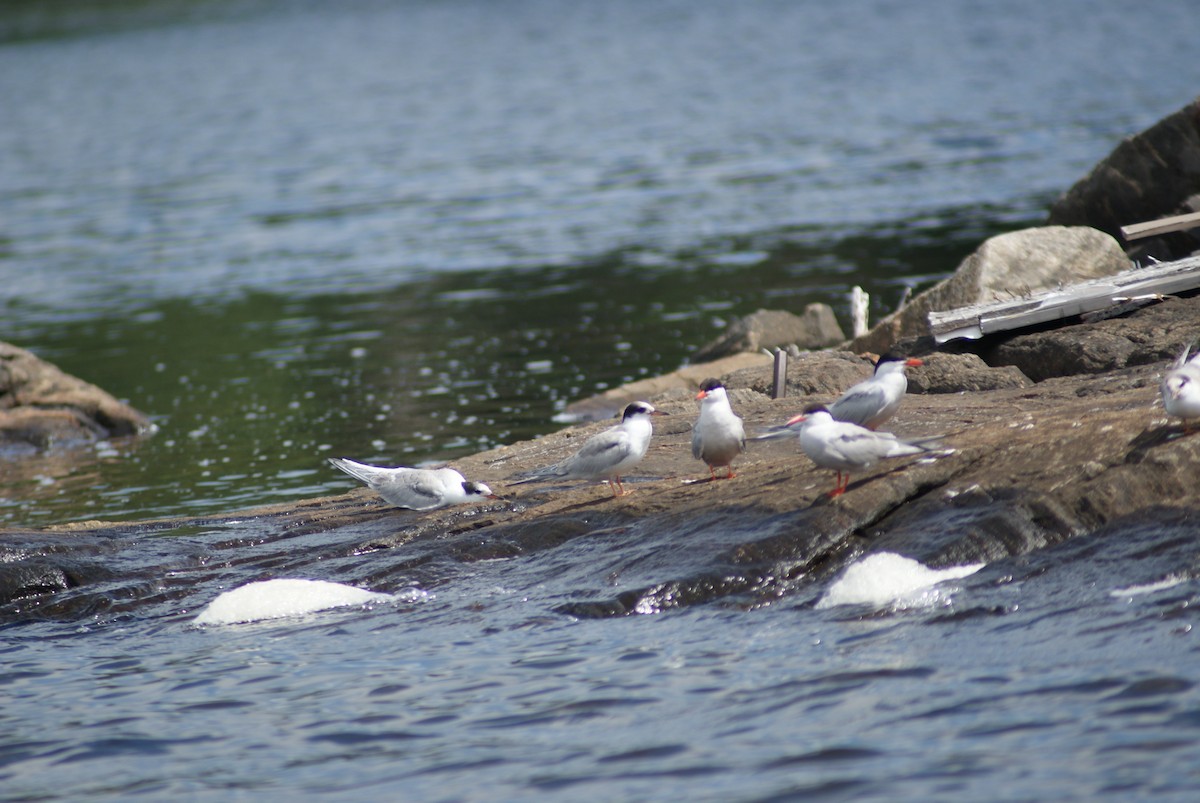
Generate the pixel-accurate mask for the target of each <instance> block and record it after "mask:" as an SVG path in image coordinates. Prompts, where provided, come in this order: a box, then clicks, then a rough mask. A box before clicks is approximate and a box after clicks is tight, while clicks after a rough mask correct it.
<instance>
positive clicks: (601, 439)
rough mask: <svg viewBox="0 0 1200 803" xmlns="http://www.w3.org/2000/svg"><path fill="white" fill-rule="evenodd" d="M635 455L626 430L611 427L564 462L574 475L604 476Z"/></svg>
mask: <svg viewBox="0 0 1200 803" xmlns="http://www.w3.org/2000/svg"><path fill="white" fill-rule="evenodd" d="M632 455H633V441H632V439H631V438H630V437H629V434H628V433H627V432H625V431H624V430H622V429H620V428H617V429H610V430H608V431H606V432H601V433H600V434H599V435H595V436H593V437H592V438H590V439H589V440H588V441H587V442H586V443H585V444H583V448H581V449H580V450H579V451H578V452H576V453H575V455H574V456H573V457H571V458H570V459H569V460H567V462H566V463H564V464H563V470H564V471H565V472H566V474H567V475H568V476H572V477H603V476H606V475H607V474H608V473H609V472H610V471H611V470H612V469H613V467H614V466H618V465H620V464H621V463H622V462H624V461H625V460H627V459H629V458H630V457H631V456H632Z"/></svg>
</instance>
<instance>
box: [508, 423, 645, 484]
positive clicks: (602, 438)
mask: <svg viewBox="0 0 1200 803" xmlns="http://www.w3.org/2000/svg"><path fill="white" fill-rule="evenodd" d="M653 415H666V413H663V412H660V411H658V410H655V409H654V408H653V407H652V406H651V405H649V404H647V403H646V402H641V401H639V402H633V403H632V404H630V405H629V406H628V407H626V408H625V413H624V414H623V415H622V416H621V423H620V424H617V425H616V426H615V427H612V428H611V429H606V430H604V431H603V432H600V433H598V434H596V435H593V436H592V437H590V438H588V439H587V440H586V441H584V444H583V447H582V448H581V449H580V450H579V451H578V452H576V453H575V454H573V455H571V456H570V457H568V458H567V459H566V460H564V461H562V462H561V463H555V464H554V465H552V466H547V467H545V468H540V469H537V470H536V471H533V472H530V474H529V475H528V476H526V477H525V478H524V479H521V480H517V481H516V482H513V483H510V484H511V485H523V484H524V483H527V482H542V481H545V480H553V479H564V480H600V479H606V480H608V481H609V483H610V484H612V486H613V496H624V495H625V494H626V493H628V492H627V491H626V490H625V486H623V485H622V484H621V475H622V474H624V473H625V472H627V471H628V470H629V469H631V468H633V467H634V466H636V465H637V464H638V463H640V462H641V461H642V458H643V457H645V456H646V449H648V448H649V447H650V436H651V435H653V434H654V427H653V425H652V424H651V422H650V416H653Z"/></svg>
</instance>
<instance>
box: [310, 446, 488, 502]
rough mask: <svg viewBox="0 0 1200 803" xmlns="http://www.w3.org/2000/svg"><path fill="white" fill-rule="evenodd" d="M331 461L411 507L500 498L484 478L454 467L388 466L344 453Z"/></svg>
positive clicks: (389, 500) (340, 468) (368, 484)
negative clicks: (465, 475)
mask: <svg viewBox="0 0 1200 803" xmlns="http://www.w3.org/2000/svg"><path fill="white" fill-rule="evenodd" d="M329 463H330V465H332V466H333V467H334V468H337V469H339V470H341V471H344V472H346V473H347V474H349V475H350V476H351V477H354V478H355V479H357V480H362V481H363V482H365V483H366V484H367V487H368V488H370V489H371V490H372V491H375V492H376V493H378V494H379V495H380V496H382V497H383V498H384V501H386V502H389V503H391V504H393V505H395V506H396V507H403V508H408V509H409V510H434V509H436V508H439V507H446V506H447V505H458V504H462V503H463V502H473V501H475V500H477V499H483V498H486V499H498V498H499V497H497V496H496V495H495V494H494V493H492V489H491V488H489V487H487V486H486V485H484V484H483V483H482V482H468V481H467V480H465V479H464V478H463V475H462V474H459V473H458V472H457V471H455V470H454V469H452V468H436V469H428V468H408V467H406V466H400V467H399V468H384V467H382V466H368V465H367V464H366V463H356V462H354V461H353V460H347V459H346V458H344V457H331V458H329Z"/></svg>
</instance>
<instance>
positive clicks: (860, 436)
mask: <svg viewBox="0 0 1200 803" xmlns="http://www.w3.org/2000/svg"><path fill="white" fill-rule="evenodd" d="M829 447H830V449H831V450H832V451H834V452H836V453H837V454H838V455H839V456H841V457H842V458H843V459H845V460H846V461H847V462H849V463H858V464H861V465H863V466H869V465H871V464H872V463H875V462H876V461H878V460H880V459H882V458H884V457H900V456H902V455H908V454H918V453H920V452H925V451H928V449H926V448H925V447H923V446H920V445H918V444H915V443H908V442H906V441H902V440H900V439H899V438H897V437H896V436H895V435H893V434H891V433H890V432H845V433H840V434H839V435H838V436H837V437H835V438H833V439H831V440H830V443H829Z"/></svg>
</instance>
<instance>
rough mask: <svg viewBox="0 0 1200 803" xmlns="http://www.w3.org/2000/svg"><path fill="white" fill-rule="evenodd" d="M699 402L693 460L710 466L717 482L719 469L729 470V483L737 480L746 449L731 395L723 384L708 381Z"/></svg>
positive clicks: (727, 473)
mask: <svg viewBox="0 0 1200 803" xmlns="http://www.w3.org/2000/svg"><path fill="white" fill-rule="evenodd" d="M696 398H697V399H699V401H700V417H699V418H698V419H696V424H695V426H694V427H692V457H694V458H696V459H697V460H703V461H704V462H705V463H707V464H708V473H709V474H711V475H712V478H713V479H714V480H715V479H717V472H716V467H717V466H725V467H726V475H725V479H731V478H733V477H735V476H737V475H735V474H734V473H733V460H734V458H736V457H737V456H738V455H739V454H741V453H742V452H743V451H745V449H746V431H745V429H743V427H742V419H741V418H739V417H738V416H737V415H735V414H734V412H733V408H731V407H730V406H729V394H728V393H726V392H725V386H724V385H722V384H721V383H720V381H719V380H716V379H706V380H704V384H702V385H701V386H700V392H699V393H697V394H696Z"/></svg>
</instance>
